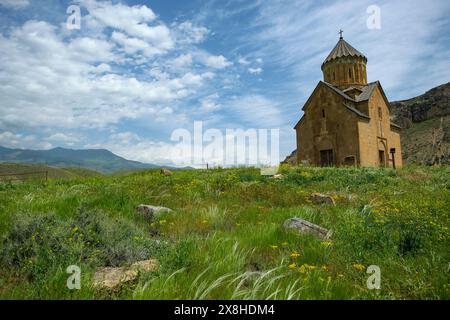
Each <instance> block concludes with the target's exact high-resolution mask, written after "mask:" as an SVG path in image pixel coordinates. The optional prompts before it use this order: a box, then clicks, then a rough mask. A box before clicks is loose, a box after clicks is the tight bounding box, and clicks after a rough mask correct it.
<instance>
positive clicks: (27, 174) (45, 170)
mask: <svg viewBox="0 0 450 320" xmlns="http://www.w3.org/2000/svg"><path fill="white" fill-rule="evenodd" d="M5 174H7V176H5ZM46 176H47V178H49V179H65V178H76V177H92V176H101V173H99V172H97V171H94V170H89V169H85V168H58V167H51V166H47V165H44V164H23V163H0V182H2V181H8V180H10V179H14V178H20V179H23V180H35V179H37V180H43V179H45V177H46Z"/></svg>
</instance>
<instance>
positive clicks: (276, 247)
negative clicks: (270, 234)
mask: <svg viewBox="0 0 450 320" xmlns="http://www.w3.org/2000/svg"><path fill="white" fill-rule="evenodd" d="M270 247H271V248H272V249H273V250H277V249H278V246H270Z"/></svg>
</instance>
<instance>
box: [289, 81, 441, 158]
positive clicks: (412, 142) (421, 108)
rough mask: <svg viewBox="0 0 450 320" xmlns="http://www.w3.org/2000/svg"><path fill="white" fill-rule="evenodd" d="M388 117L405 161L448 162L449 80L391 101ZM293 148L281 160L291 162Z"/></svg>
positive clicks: (295, 153)
mask: <svg viewBox="0 0 450 320" xmlns="http://www.w3.org/2000/svg"><path fill="white" fill-rule="evenodd" d="M391 118H392V121H393V122H394V123H396V124H399V125H400V126H401V127H402V128H403V129H402V131H401V142H402V156H403V161H404V162H405V163H418V164H427V165H433V164H447V165H450V82H449V83H446V84H443V85H440V86H438V87H435V88H433V89H431V90H429V91H427V92H426V93H424V94H423V95H420V96H418V97H415V98H411V99H408V100H402V101H394V102H391ZM296 155H297V151H296V150H294V151H293V152H292V153H291V154H290V155H289V156H287V157H286V159H285V160H284V161H283V162H286V163H290V164H295V161H296Z"/></svg>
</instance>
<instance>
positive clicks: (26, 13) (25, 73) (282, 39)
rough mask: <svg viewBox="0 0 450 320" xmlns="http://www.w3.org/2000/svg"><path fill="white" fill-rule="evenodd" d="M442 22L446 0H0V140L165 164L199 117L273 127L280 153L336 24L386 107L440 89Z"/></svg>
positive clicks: (446, 65)
mask: <svg viewBox="0 0 450 320" xmlns="http://www.w3.org/2000/svg"><path fill="white" fill-rule="evenodd" d="M70 5H78V6H79V7H80V8H81V26H80V29H68V28H67V19H68V17H69V15H70V14H68V13H67V9H68V7H69V6H70ZM370 5H377V6H378V7H379V8H380V9H381V29H369V28H368V27H367V23H366V22H367V19H368V18H369V16H370V13H368V12H367V8H368V7H369V6H370ZM449 17H450V1H448V0H441V1H438V0H429V1H422V0H416V1H407V2H406V1H403V0H398V1H392V0H390V1H378V0H370V1H363V0H350V1H328V0H327V1H320V0H316V1H294V0H286V1H281V0H270V1H269V0H267V1H266V0H261V1H259V0H255V1H251V0H228V1H227V0H215V1H214V0H213V1H208V0H189V1H179V0H173V1H169V0H154V1H144V0H122V1H100V0H97V1H96V0H82V1H63V0H0V145H1V146H5V147H14V148H32V149H49V148H53V147H57V146H61V147H69V148H80V149H81V148H107V149H109V150H111V151H113V152H115V153H117V154H119V155H121V156H124V157H126V158H128V159H133V160H139V161H143V162H151V163H167V162H169V161H170V157H169V154H170V152H169V151H170V150H171V148H172V147H173V142H171V141H170V135H171V133H172V132H173V130H175V129H177V128H185V129H188V130H192V128H193V122H194V121H203V125H204V127H205V128H217V129H220V130H224V129H225V128H243V129H249V128H267V129H272V128H279V129H280V151H281V156H285V155H286V154H289V153H290V152H291V151H292V150H293V149H294V148H295V132H294V130H293V129H292V128H293V126H294V125H295V123H296V122H297V121H298V119H299V118H300V117H301V111H300V110H301V107H302V105H303V103H304V102H305V101H306V99H307V98H308V96H309V94H310V93H311V92H312V90H313V89H314V87H315V86H316V85H317V82H318V81H319V80H321V77H322V75H321V71H320V65H321V63H322V61H323V60H324V59H325V57H326V56H327V54H328V53H329V51H330V50H331V49H332V48H333V47H334V45H335V44H336V42H337V40H338V37H339V36H338V31H339V29H343V30H344V38H345V39H346V40H347V41H348V42H349V43H350V44H352V45H353V46H354V47H356V48H357V49H358V50H360V51H361V52H363V53H364V54H365V55H366V56H367V57H368V60H369V62H368V80H369V81H375V80H380V81H381V83H382V85H383V86H384V89H385V91H386V94H387V95H388V98H389V99H390V100H399V99H406V98H410V97H413V96H415V95H419V94H422V93H424V92H425V91H426V90H428V89H430V88H432V87H434V86H436V85H439V84H443V83H446V82H448V81H450V75H449V70H450V59H449V58H450V18H449Z"/></svg>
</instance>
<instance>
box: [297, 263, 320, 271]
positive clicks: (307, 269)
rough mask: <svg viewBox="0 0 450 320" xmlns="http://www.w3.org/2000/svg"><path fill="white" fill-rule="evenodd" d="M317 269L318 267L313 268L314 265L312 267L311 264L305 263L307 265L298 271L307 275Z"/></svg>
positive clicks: (303, 265)
mask: <svg viewBox="0 0 450 320" xmlns="http://www.w3.org/2000/svg"><path fill="white" fill-rule="evenodd" d="M316 268H317V267H316V266H313V265H310V264H307V263H305V264H302V265H301V266H300V268H299V269H298V271H300V273H306V272H307V271H312V270H314V269H316Z"/></svg>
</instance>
